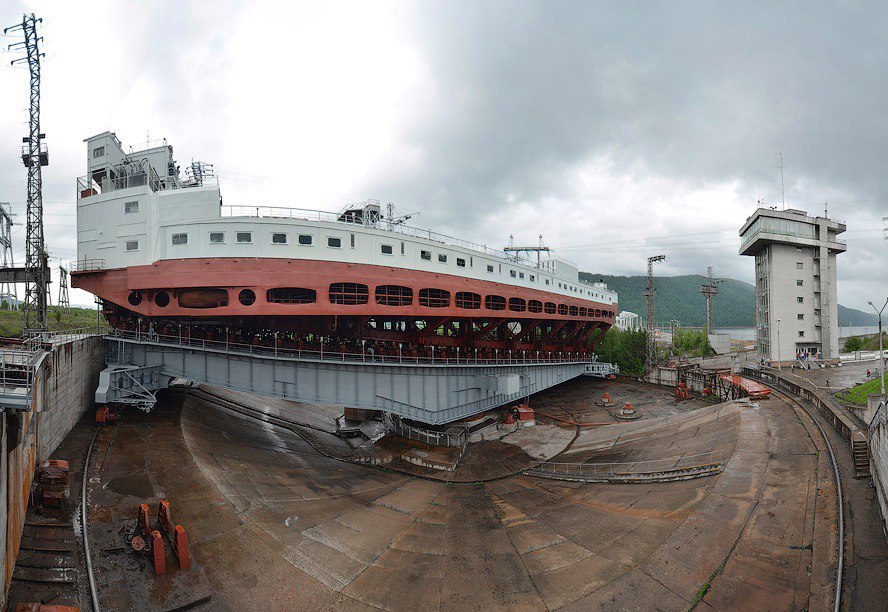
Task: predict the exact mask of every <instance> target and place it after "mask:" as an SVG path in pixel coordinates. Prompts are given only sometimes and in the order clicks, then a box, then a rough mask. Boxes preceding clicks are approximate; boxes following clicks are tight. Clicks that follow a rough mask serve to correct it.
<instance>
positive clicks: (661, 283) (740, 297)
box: [580, 272, 878, 327]
mask: <svg viewBox="0 0 888 612" xmlns="http://www.w3.org/2000/svg"><path fill="white" fill-rule="evenodd" d="M580 280H584V281H588V282H598V281H602V282H605V283H607V286H608V287H609V288H610V289H613V290H615V291H616V292H617V293H618V294H619V296H620V299H619V302H620V310H628V311H630V312H636V313H638V314H640V315H642V316H644V310H645V308H644V289H645V286H646V285H647V277H646V276H611V275H609V274H591V273H588V272H580ZM705 280H706V277H704V276H701V275H699V274H693V275H689V276H665V277H664V276H658V277H654V289H655V291H656V302H655V306H656V311H655V320H656V322H657V324H658V325H668V323H669V321H671V320H676V321H678V322H679V323H680V324H681V325H686V326H690V327H702V326H703V325H705V324H706V300H705V299H704V298H703V296H702V295H701V294H700V285H702V284H703V283H704V282H705ZM754 293H755V288H754V287H753V286H752V285H750V284H749V283H744V282H743V281H738V280H734V279H732V278H726V279H724V280H723V281H722V282H720V283H718V295H716V296H715V297H714V298H713V300H712V311H713V317H714V319H715V326H716V327H752V326H754V325H755V313H754V312H753V303H754V299H753V298H754ZM839 323H840V324H841V325H843V326H845V325H876V324H877V323H878V321H877V318H876V315H875V313H873V314H869V313H866V312H863V311H861V310H854V309H853V308H846V307H844V306H842V305H839Z"/></svg>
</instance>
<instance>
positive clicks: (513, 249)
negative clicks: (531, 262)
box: [503, 234, 549, 268]
mask: <svg viewBox="0 0 888 612" xmlns="http://www.w3.org/2000/svg"><path fill="white" fill-rule="evenodd" d="M539 238H540V244H539V246H515V237H514V236H509V246H507V247H506V248H504V249H503V251H505V252H506V253H515V258H514V261H518V256H519V254H520V253H536V256H537V268H539V267H540V265H541V262H540V254H541V253H543V252H545V253H548V252H549V247H547V246H543V235H542V234H540V236H539Z"/></svg>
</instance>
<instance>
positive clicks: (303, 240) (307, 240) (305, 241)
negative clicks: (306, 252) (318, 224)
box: [297, 234, 311, 246]
mask: <svg viewBox="0 0 888 612" xmlns="http://www.w3.org/2000/svg"><path fill="white" fill-rule="evenodd" d="M297 240H298V242H299V244H300V245H301V246H311V234H299V238H298V239H297Z"/></svg>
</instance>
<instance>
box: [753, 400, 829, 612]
mask: <svg viewBox="0 0 888 612" xmlns="http://www.w3.org/2000/svg"><path fill="white" fill-rule="evenodd" d="M765 384H766V385H767V386H768V387H769V388H770V389H771V390H772V393H773V395H774V396H776V397H779V398H781V399H783V400H784V401H786V402H789V403H790V404H792V405H794V406H796V407H797V408H800V409H801V410H803V411H804V412H805V414H807V415H808V418H809V419H811V422H812V423H814V425H816V426H817V429H818V430H820V435H821V436H823V441H824V442H825V443H826V448H827V451H828V452H829V459H830V462H831V463H832V467H833V477H834V478H835V481H836V505H837V509H838V523H839V537H838V542H837V544H836V549H837V550H836V552H837V558H838V561H837V563H836V588H835V596H834V597H835V605H834V607H833V610H834V611H835V612H839V610H840V609H841V604H842V575H843V573H844V566H845V501H844V497H843V495H842V479H841V477H840V475H839V464H838V462H837V461H836V454H835V452H834V451H833V447H832V444H830V441H829V436H827V435H826V431H825V430H824V429H823V426H822V425H821V424H820V422H819V421H818V420H817V418H816V417H815V416H814V414H813V413H812V412H811V411H810V410H809V409H808V408H807V406H805V405H804V404H803V403H802V402H801V401H800V400H799V399H798V398H796V397H795V396H793V395H791V394H789V393H786V392H785V391H783V390H781V389H779V388H778V387H777V386H774V385H769V384H767V383H765Z"/></svg>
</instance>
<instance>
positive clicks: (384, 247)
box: [379, 244, 395, 255]
mask: <svg viewBox="0 0 888 612" xmlns="http://www.w3.org/2000/svg"><path fill="white" fill-rule="evenodd" d="M379 250H380V251H382V254H383V255H391V254H392V253H394V252H395V251H394V249H393V248H392V245H390V244H381V245H379Z"/></svg>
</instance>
